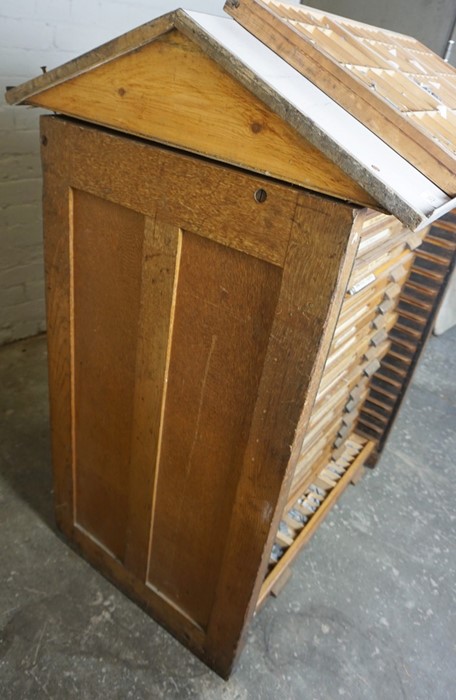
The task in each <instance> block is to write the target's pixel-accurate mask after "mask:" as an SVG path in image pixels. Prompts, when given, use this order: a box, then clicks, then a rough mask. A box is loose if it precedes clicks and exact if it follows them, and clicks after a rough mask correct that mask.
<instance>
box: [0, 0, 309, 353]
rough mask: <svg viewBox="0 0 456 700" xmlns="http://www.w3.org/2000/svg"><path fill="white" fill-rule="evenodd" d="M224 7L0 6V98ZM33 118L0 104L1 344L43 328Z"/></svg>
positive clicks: (187, 1)
mask: <svg viewBox="0 0 456 700" xmlns="http://www.w3.org/2000/svg"><path fill="white" fill-rule="evenodd" d="M294 1H295V3H296V4H297V0H294ZM223 4H224V1H223V0H0V92H1V94H2V95H3V94H4V91H5V87H6V86H7V85H17V84H19V83H21V82H24V81H25V80H28V79H29V78H33V77H35V76H36V75H38V74H39V73H40V66H43V65H45V66H47V68H48V69H50V68H54V67H55V66H58V65H60V64H61V63H64V62H65V61H68V60H70V59H71V58H74V57H75V56H77V55H79V54H81V53H83V52H85V51H89V50H90V49H92V48H94V47H95V46H97V45H99V44H101V43H103V42H105V41H108V40H109V39H112V38H114V37H115V36H118V35H119V34H122V33H124V32H126V31H128V30H129V29H132V28H133V27H136V26H138V25H139V24H142V23H143V22H147V21H148V20H150V19H152V18H153V17H156V16H159V15H161V14H164V13H165V12H169V11H170V10H173V9H175V8H176V7H184V8H188V9H193V10H198V11H201V12H209V13H211V14H220V15H223ZM39 114H40V110H36V109H28V108H25V107H10V106H8V105H6V104H5V102H4V101H1V102H0V164H1V167H0V345H1V344H2V343H6V342H9V341H12V340H16V339H19V338H25V337H27V336H30V335H35V334H36V333H39V332H41V331H43V330H45V313H44V280H43V253H42V241H41V168H40V162H39V139H38V116H39Z"/></svg>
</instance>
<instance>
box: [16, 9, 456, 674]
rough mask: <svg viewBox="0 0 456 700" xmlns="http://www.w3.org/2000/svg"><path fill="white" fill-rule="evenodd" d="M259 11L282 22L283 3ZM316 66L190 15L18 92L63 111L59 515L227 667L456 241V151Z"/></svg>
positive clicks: (191, 641)
mask: <svg viewBox="0 0 456 700" xmlns="http://www.w3.org/2000/svg"><path fill="white" fill-rule="evenodd" d="M270 5H271V3H269V6H270ZM245 6H247V10H248V11H251V12H252V13H253V15H252V16H253V17H254V18H255V21H256V22H257V24H255V23H254V25H255V26H254V27H253V29H255V31H253V33H255V32H256V33H258V34H260V35H261V27H262V25H261V22H260V20H261V12H259V14H257V15H256V14H255V12H256V11H257V10H258V8H259V10H264V9H265V8H266V9H268V5H264V6H262V5H261V3H260V4H258V3H252V2H250V3H244V4H242V5H241V7H240V10H242V9H243V7H245ZM276 7H277V8H279V9H280V8H281V6H279V5H277V6H276ZM228 9H229V11H231V12H232V13H235V12H236V11H238V10H239V3H237V4H234V3H233V4H232V6H231V7H229V8H228ZM282 9H283V8H282ZM268 11H269V9H268ZM296 11H297V10H296ZM304 11H305V8H303V9H302V12H304ZM287 12H288V13H289V12H291V10H290V9H288V10H287V9H286V8H285V9H283V13H284V14H285V20H286V19H287V17H286V14H287ZM300 12H301V10H300ZM299 16H300V17H301V18H302V16H301V15H299ZM305 17H306V18H307V20H306V21H310V19H309V17H312V18H313V21H314V23H315V26H318V22H320V24H321V22H322V21H323V20H322V19H321V18H320V16H319V15H318V13H317V14H314V15H305ZM241 19H242V18H241ZM288 19H289V18H288ZM247 20H248V17H247ZM247 20H245V23H246V24H248V21H247ZM285 20H284V17H282V18H281V17H280V16H279V15H277V17H276V21H277V23H280V22H281V21H282V24H283V27H286V26H287V25H286V23H285V24H284V23H283V22H285ZM331 21H333V20H331ZM281 26H282V25H281ZM303 26H304V25H303ZM305 26H307V24H306V25H305ZM340 26H342V25H340ZM359 26H362V25H356V27H357V28H358V30H359V31H361V30H360V29H359ZM277 27H279V24H277ZM250 29H251V30H252V27H250ZM274 36H275V35H273V36H272V39H274ZM394 36H396V35H394ZM260 38H262V39H263V41H264V42H265V44H268V43H269V44H270V45H272V48H274V41H273V40H270V41H269V42H268V41H267V40H266V39H267V37H265V36H260ZM352 50H353V51H355V47H354V46H353V47H352ZM358 52H359V47H358ZM429 55H430V54H429ZM285 58H287V57H286V56H285ZM295 69H298V70H299V66H295V67H294V68H292V67H291V66H290V65H289V63H287V62H286V61H284V60H283V58H280V57H279V56H278V55H276V53H274V52H273V51H272V50H271V48H267V46H265V45H264V44H263V43H261V42H260V41H259V40H258V39H255V38H254V37H253V36H252V34H249V33H248V32H247V31H246V30H245V29H243V28H242V27H241V26H240V25H239V24H237V23H236V22H233V21H232V20H230V19H225V20H223V19H216V18H211V17H208V16H205V15H197V14H191V13H190V14H187V13H184V12H182V11H177V12H176V13H172V14H170V15H167V16H165V17H163V18H160V19H159V20H156V21H154V22H151V23H149V24H147V25H144V26H143V27H140V28H139V29H137V30H134V31H132V32H129V33H128V34H126V35H125V36H124V37H120V38H119V39H117V40H115V41H114V42H111V43H110V44H107V45H106V46H104V47H101V48H100V49H97V50H95V51H94V52H91V53H90V54H86V55H85V56H83V57H81V58H80V59H76V60H75V61H73V62H70V63H69V64H67V65H66V66H62V67H61V68H57V69H55V70H54V71H50V72H49V73H47V74H46V75H43V76H41V77H40V78H37V79H35V80H33V81H30V82H29V83H27V84H25V85H24V86H19V87H18V88H15V89H13V90H10V91H9V92H8V93H7V99H8V100H9V101H10V102H11V103H15V104H18V103H26V104H32V105H34V106H41V107H45V108H48V109H51V110H53V111H54V112H56V113H58V114H59V115H61V116H46V117H43V118H42V122H41V142H42V158H43V168H44V230H45V248H46V280H47V313H48V339H49V371H50V392H51V408H52V435H53V462H54V482H55V495H56V517H57V521H58V523H59V526H60V527H61V529H62V530H63V532H64V533H65V534H66V535H67V537H68V538H69V539H70V540H71V541H72V542H73V543H74V544H75V545H76V546H77V547H78V548H79V549H80V551H81V553H82V554H83V555H84V556H85V557H86V558H87V559H88V560H89V561H91V562H92V563H93V564H94V565H95V566H96V567H97V568H99V569H100V570H101V571H102V572H103V573H105V574H106V575H107V576H108V577H109V578H111V579H112V580H113V581H114V582H116V583H117V584H118V585H119V586H120V587H121V588H122V589H123V590H124V591H126V592H127V593H128V594H129V595H130V596H132V597H133V598H134V599H135V600H137V601H138V602H139V603H140V604H141V605H142V606H144V607H145V609H146V610H148V611H149V612H150V614H151V615H152V616H153V617H154V618H155V619H156V620H158V621H159V622H160V623H161V624H163V625H164V626H165V627H167V629H169V630H170V631H171V632H172V633H173V634H174V635H175V636H176V637H178V638H179V639H180V640H181V641H182V642H183V643H184V644H186V645H187V646H188V647H189V648H191V649H192V650H193V651H194V652H195V653H196V654H197V655H198V656H200V657H201V658H202V659H203V660H204V661H205V662H206V663H208V664H209V665H210V666H211V667H212V668H214V669H215V670H216V671H217V672H218V673H220V674H221V675H223V676H225V677H227V676H228V675H229V673H230V672H231V669H232V667H233V664H234V662H235V660H236V658H237V657H238V654H239V652H240V650H241V648H242V642H243V638H244V635H245V629H246V625H247V623H248V620H249V618H250V617H251V615H252V614H253V612H254V611H255V609H256V608H257V607H258V606H259V605H261V604H262V603H263V602H264V601H265V599H266V598H267V596H268V595H269V593H270V592H271V590H273V589H274V587H275V586H277V585H278V583H279V582H280V579H281V578H282V577H283V576H286V573H287V571H288V568H287V567H288V565H289V564H290V562H291V561H292V560H293V558H294V557H295V556H296V553H297V552H298V551H299V550H300V548H301V547H302V546H303V545H304V544H305V542H306V541H307V540H308V539H309V536H310V535H311V534H312V532H313V531H314V530H315V528H316V527H317V526H318V524H319V523H320V522H321V520H322V519H323V518H324V516H325V515H326V513H327V512H328V509H329V508H330V507H331V505H332V504H333V503H334V502H335V501H336V500H337V498H338V497H339V496H340V494H341V493H342V492H343V490H344V488H345V487H346V486H347V485H348V484H349V483H350V482H354V481H355V480H356V479H357V478H358V476H359V474H360V471H361V470H362V468H363V465H364V464H365V463H366V462H368V463H370V464H373V463H374V462H375V460H376V459H377V457H378V455H379V453H380V451H381V448H382V446H383V443H384V440H385V437H386V434H387V432H388V430H389V429H390V427H391V423H392V419H393V418H394V415H395V413H396V411H397V408H398V406H399V404H400V401H401V399H402V396H403V393H404V389H405V388H406V386H407V383H408V381H409V379H410V376H411V373H412V371H413V367H414V365H415V363H416V360H417V357H418V355H419V352H420V349H421V347H422V344H423V341H424V340H425V337H426V335H427V334H428V332H429V329H430V327H431V323H432V318H433V314H434V312H435V309H436V307H437V304H438V301H439V298H440V295H441V292H442V289H443V286H444V283H445V279H446V277H447V275H448V272H449V269H450V266H451V263H452V260H453V258H454V250H455V247H456V220H455V218H454V216H453V215H452V214H446V217H445V218H444V220H443V222H442V223H439V224H437V225H435V226H434V227H432V228H431V229H429V227H428V224H429V222H430V221H431V220H432V219H436V218H437V217H438V216H440V215H443V214H445V212H446V211H450V210H451V209H452V207H453V206H454V202H453V201H452V197H453V196H454V172H452V171H451V169H449V168H448V162H447V161H448V158H447V159H446V160H445V158H443V156H442V157H441V158H440V160H439V157H438V155H439V154H435V153H433V155H432V158H430V159H429V157H428V158H427V161H426V162H424V161H425V160H426V159H423V164H422V172H421V171H420V170H419V169H418V168H417V164H416V163H415V162H410V159H407V157H406V156H407V153H404V154H402V155H398V154H397V152H396V150H392V149H391V147H390V146H389V145H387V144H386V143H385V142H384V141H383V140H381V139H379V138H378V137H377V136H376V135H375V134H373V133H372V132H371V131H370V130H369V129H367V128H366V127H365V126H364V125H363V124H361V123H360V121H359V120H358V119H357V118H356V115H355V116H353V115H352V114H351V113H350V110H349V108H348V107H347V106H346V105H344V108H341V107H340V106H339V105H338V104H337V101H335V100H332V99H330V98H328V97H327V95H326V94H325V93H324V92H323V91H321V90H320V89H318V88H315V86H314V85H312V84H311V83H309V81H307V80H306V78H305V77H304V76H302V75H300V73H299V72H297V71H296V70H295ZM262 71H263V73H264V76H266V77H263V76H262ZM271 75H272V76H273V77H272V78H271V77H270V76H271ZM268 76H269V77H268ZM274 76H275V77H274ZM450 78H451V76H450ZM450 78H448V81H450ZM274 81H275V82H274ZM290 86H291V87H290ZM298 88H299V89H298ZM287 90H288V91H290V90H291V92H290V94H289V95H288V97H287ZM448 90H449V88H448ZM296 95H300V97H299V98H298V97H296ZM299 99H301V102H302V103H299ZM312 100H313V102H312ZM309 105H310V106H309ZM312 105H314V107H315V109H314V112H313V113H307V112H306V109H307V108H308V109H311V108H312ZM331 111H332V112H334V115H333V121H332V123H331V124H330V126H329V127H328V124H326V125H325V123H324V122H325V119H327V115H328V114H329V115H330V116H331ZM62 115H63V116H62ZM347 129H348V130H347ZM121 132H122V133H121ZM349 132H350V133H351V132H353V135H354V137H352V136H350V138H349ZM344 138H346V139H347V140H349V141H350V144H349V145H347V146H346V145H345V144H344V142H343V141H344ZM434 141H435V139H434ZM404 143H405V146H404V148H405V150H407V149H406V146H407V138H406V137H404ZM169 146H172V148H170V147H169ZM417 148H418V146H417ZM368 149H371V151H369V152H368ZM431 151H432V149H431ZM374 158H378V159H380V160H378V161H377V162H378V163H379V165H375V163H374V164H371V162H370V161H371V160H372V159H374ZM393 169H397V171H398V172H394V173H393V172H392V171H393ZM436 174H437V175H438V177H437V175H436ZM452 188H453V190H452ZM423 202H424V203H423ZM385 212H391V213H385ZM396 217H398V218H396ZM399 219H401V221H402V223H401V221H400V220H399ZM404 224H405V225H404ZM411 228H413V229H415V232H414V233H413V232H412V231H411V230H410V229H411ZM417 231H420V232H417ZM282 580H283V579H282Z"/></svg>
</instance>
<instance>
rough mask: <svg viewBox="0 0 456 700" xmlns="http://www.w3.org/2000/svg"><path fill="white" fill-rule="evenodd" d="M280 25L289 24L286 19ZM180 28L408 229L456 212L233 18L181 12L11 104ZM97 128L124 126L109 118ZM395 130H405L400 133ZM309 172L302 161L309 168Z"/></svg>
mask: <svg viewBox="0 0 456 700" xmlns="http://www.w3.org/2000/svg"><path fill="white" fill-rule="evenodd" d="M240 2H244V0H240ZM266 10H267V12H269V9H268V8H266ZM274 21H277V20H276V19H274ZM278 21H279V23H281V22H282V20H280V18H279V20H278ZM280 26H282V25H280ZM284 26H285V25H284ZM287 26H288V25H287ZM173 29H177V30H178V31H179V32H181V33H182V34H183V35H184V36H186V37H188V38H189V39H191V40H192V41H193V42H195V44H197V45H198V46H199V47H200V48H201V49H202V50H203V52H204V53H205V54H206V55H207V56H209V57H210V58H211V59H212V60H214V61H215V62H216V63H217V64H218V65H219V66H220V67H221V68H222V69H223V70H224V71H226V73H228V74H229V75H231V76H232V77H233V78H234V79H235V80H236V81H237V82H238V83H239V84H241V85H242V86H243V87H244V88H246V89H247V90H248V91H249V92H250V93H251V94H253V95H255V97H257V98H258V99H259V100H261V101H262V103H263V104H265V105H267V107H268V108H269V109H270V110H271V111H272V112H274V113H275V114H276V115H277V116H279V117H280V118H281V119H282V120H283V121H284V122H285V123H286V124H288V125H289V126H290V127H292V129H294V130H295V131H296V132H297V133H298V134H299V135H300V136H302V137H303V138H304V139H306V141H308V142H309V143H310V144H312V145H313V146H315V147H316V148H317V149H319V150H320V151H321V152H322V153H323V154H324V155H325V156H327V157H328V158H329V159H330V160H331V161H332V162H333V163H335V164H336V165H337V166H338V167H339V168H340V169H341V170H342V171H344V172H345V173H346V174H347V175H348V176H349V177H350V178H352V180H354V181H355V182H356V183H358V184H359V185H360V186H361V187H362V188H363V189H364V190H365V191H366V192H367V193H368V194H369V195H371V197H372V198H373V200H375V201H376V202H378V203H379V205H380V207H381V208H383V209H385V210H386V211H388V212H391V213H392V214H394V215H395V216H397V218H399V219H400V220H401V221H402V222H403V223H404V224H405V225H407V226H409V227H410V228H412V229H417V228H422V227H423V226H426V225H427V224H428V223H430V222H431V221H432V220H435V219H436V218H439V217H440V216H442V215H443V214H444V213H446V211H448V210H449V209H452V208H454V207H455V206H456V201H454V200H453V198H452V196H450V195H449V194H448V192H447V190H445V189H443V188H442V187H440V186H437V185H436V184H434V182H433V181H432V180H431V178H429V177H428V176H426V175H425V174H423V172H421V169H420V168H418V166H417V163H416V162H415V160H414V158H413V157H410V158H406V157H404V156H402V155H400V154H399V153H398V152H397V149H394V148H392V147H391V146H390V145H388V144H386V143H385V141H384V140H382V139H381V138H379V136H378V135H377V133H376V131H375V130H374V129H371V128H369V127H367V126H365V125H364V124H363V123H361V121H360V120H358V119H356V118H355V117H354V116H353V115H351V114H350V113H349V111H348V110H347V109H345V108H344V107H342V106H341V105H339V104H338V103H337V101H336V100H335V99H333V98H332V97H329V96H328V95H327V94H326V93H325V92H324V90H322V89H320V88H319V87H317V86H316V85H315V84H314V83H313V82H312V81H311V80H309V79H308V78H307V77H305V76H304V75H303V74H302V72H300V71H298V70H296V69H295V68H293V67H292V65H291V64H290V62H288V61H287V60H284V59H283V58H281V57H280V56H279V55H278V54H277V52H276V51H273V50H272V49H271V48H269V47H268V46H266V45H265V44H264V43H263V42H262V41H259V40H258V39H257V38H255V37H254V36H253V35H252V33H250V32H249V31H247V30H246V29H244V28H243V27H242V26H240V25H239V24H238V23H237V22H234V21H233V20H232V19H230V18H221V17H214V16H211V15H205V14H201V13H192V12H184V11H183V10H176V11H175V12H172V13H170V14H168V15H165V16H163V17H160V18H158V19H157V20H154V21H152V22H149V23H147V24H145V25H143V26H141V27H138V28H137V29H134V30H132V31H130V32H128V33H127V34H125V35H123V36H121V37H119V38H117V39H115V40H113V41H111V42H108V43H107V44H105V45H103V46H101V47H98V48H96V49H94V50H93V51H91V52H89V53H87V54H84V55H83V56H81V57H79V58H76V59H74V60H73V61H70V62H69V63H67V64H65V65H63V66H60V67H58V68H56V69H54V70H52V71H49V72H48V73H46V74H44V75H40V76H39V77H38V78H35V79H33V80H31V81H28V82H27V83H24V84H23V85H20V86H18V87H16V88H14V89H12V90H9V91H8V92H7V94H6V99H7V101H8V102H9V103H11V104H32V105H33V104H40V101H39V99H37V98H38V97H39V96H40V95H41V96H44V94H45V93H46V94H50V92H51V90H52V89H53V88H55V87H56V86H61V85H62V84H64V83H67V82H68V83H70V82H71V81H72V80H74V79H76V78H78V76H82V75H86V74H88V73H90V72H91V71H96V70H97V69H98V68H100V67H101V66H103V67H107V66H108V65H109V66H111V65H112V69H113V74H112V75H113V76H114V75H116V66H118V65H120V64H119V62H118V61H119V60H120V59H121V57H125V56H128V55H137V54H138V52H141V51H142V50H143V48H144V47H146V46H147V45H150V44H152V43H153V42H155V41H156V40H158V38H159V37H162V36H164V35H165V34H167V33H168V32H171V31H173ZM293 31H294V29H293ZM320 71H322V69H321V68H320ZM322 72H323V71H322ZM146 87H147V85H146ZM167 89H169V86H167ZM51 109H53V110H54V111H57V112H60V113H62V114H69V115H70V116H78V115H77V114H75V113H73V112H71V111H65V108H62V106H61V105H60V104H57V105H55V106H52V107H51ZM93 121H95V122H97V120H96V119H94V120H93ZM97 123H103V124H105V125H107V126H111V128H119V127H118V126H116V125H114V124H110V123H109V122H106V121H103V120H100V121H99V122H97ZM203 124H204V120H203ZM201 128H204V126H203V125H202V127H201ZM391 128H392V131H394V132H396V131H398V129H397V127H394V126H393V127H391ZM125 130H126V131H128V128H125ZM190 150H191V149H190ZM306 167H308V166H307V164H306V163H303V168H306ZM441 167H442V169H444V166H441ZM446 172H448V173H449V170H448V169H447V170H446Z"/></svg>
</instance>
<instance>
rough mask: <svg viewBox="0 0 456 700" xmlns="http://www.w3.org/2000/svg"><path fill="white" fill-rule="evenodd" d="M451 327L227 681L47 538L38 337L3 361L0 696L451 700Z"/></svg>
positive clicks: (433, 345)
mask: <svg viewBox="0 0 456 700" xmlns="http://www.w3.org/2000/svg"><path fill="white" fill-rule="evenodd" d="M455 349H456V329H453V330H452V331H449V332H448V333H447V334H445V335H444V336H440V337H439V338H432V340H431V342H430V344H429V345H428V348H427V350H426V354H425V357H424V358H423V360H422V362H421V364H420V367H419V371H418V373H417V375H416V379H415V381H414V384H413V386H412V387H411V391H410V392H409V394H408V399H407V401H406V404H405V406H404V408H403V410H402V412H401V415H400V417H399V420H398V422H397V424H396V428H395V430H394V431H393V434H392V435H391V439H390V442H389V445H388V448H387V450H386V452H385V453H384V456H383V458H382V460H381V463H380V465H379V467H378V468H377V470H375V471H374V472H372V473H368V475H367V477H366V478H365V479H364V480H363V481H362V482H361V483H360V484H359V485H358V486H357V487H356V488H350V489H349V490H348V491H347V492H346V494H345V495H344V497H343V499H342V501H341V504H340V505H338V506H336V508H334V510H333V511H332V513H331V514H330V516H329V517H328V519H327V520H326V522H325V523H324V524H323V526H322V527H321V528H320V529H319V531H318V532H317V534H316V535H315V537H314V538H313V540H312V541H311V543H310V544H309V546H308V548H307V549H306V550H305V551H304V552H303V553H302V554H301V557H300V559H299V561H298V563H297V564H296V566H295V568H294V574H293V578H292V580H291V582H290V584H289V585H288V586H287V587H286V589H285V590H284V591H283V593H282V595H281V596H280V597H279V598H278V599H277V600H274V599H271V600H270V601H269V602H268V603H267V605H266V607H265V608H264V609H263V610H262V612H261V613H260V614H259V615H258V616H257V617H256V618H255V620H254V621H253V623H252V625H251V628H250V633H249V636H248V641H247V646H246V648H245V651H244V654H243V656H242V660H241V663H240V665H239V667H238V670H237V671H236V673H235V674H234V676H233V677H232V679H231V680H230V681H229V682H228V683H225V682H224V681H222V680H221V679H220V678H218V677H217V676H216V675H215V674H214V673H212V672H211V671H210V670H209V669H207V668H206V667H205V666H204V665H203V664H202V663H200V662H199V661H198V660H196V659H195V658H194V657H193V656H192V655H191V654H190V653H189V652H187V651H186V650H185V649H184V648H183V647H182V646H180V645H179V644H178V642H176V641H175V640H174V639H173V638H172V637H170V636H169V635H168V634H167V633H166V632H164V631H163V630H162V629H161V628H160V627H159V626H158V625H157V624H155V622H153V620H151V619H150V618H149V617H148V616H147V615H146V614H145V613H143V612H142V611H141V610H140V609H139V608H138V607H136V606H135V605H134V604H133V603H132V602H130V601H129V600H128V599H127V598H126V597H125V596H123V595H122V593H120V592H119V591H118V590H117V589H116V588H114V587H113V586H112V585H111V584H109V583H108V582H107V581H106V580H105V579H104V578H103V577H102V576H101V575H99V574H98V573H97V572H96V571H94V570H93V569H92V568H91V567H90V566H89V565H88V564H86V563H85V562H84V561H83V560H82V559H81V558H79V557H78V556H77V555H76V554H75V553H74V552H73V551H72V550H71V549H70V548H69V547H68V546H67V545H66V544H65V543H64V541H63V540H62V539H61V538H60V536H59V535H58V533H57V532H56V530H55V526H54V521H53V514H52V494H51V488H52V485H51V473H50V456H49V437H48V411H47V388H46V364H45V354H46V350H45V339H44V338H43V337H40V338H34V339H31V340H28V341H24V342H19V343H16V344H14V345H10V346H7V347H4V348H2V349H1V350H0V387H1V393H0V474H1V477H0V584H1V585H0V630H1V636H0V698H1V699H2V700H8V699H10V698H11V699H14V700H20V699H22V698H27V699H28V698H33V699H35V698H59V699H65V700H66V699H67V698H81V700H84V699H87V700H92V699H98V698H109V699H110V700H115V699H117V698H118V699H119V700H123V699H126V698H133V699H138V700H139V699H142V698H176V699H177V698H179V699H185V698H198V699H199V698H201V699H202V700H211V699H215V698H222V699H224V700H245V699H246V698H254V699H255V700H256V699H258V700H261V699H264V700H267V699H269V698H270V699H271V700H272V699H274V700H276V699H277V698H282V699H285V700H289V699H294V698H300V699H303V700H320V699H321V700H328V699H329V700H332V699H333V698H347V700H356V699H358V698H360V699H361V698H362V699H369V700H377V699H378V700H395V699H396V698H398V699H403V698H408V699H413V700H421V699H423V700H444V699H448V700H454V698H456V648H455V645H456V576H455V565H456V546H455V545H456V510H455V502H456V499H455V495H456V489H455V484H456V478H455V474H454V457H455V455H456V353H455Z"/></svg>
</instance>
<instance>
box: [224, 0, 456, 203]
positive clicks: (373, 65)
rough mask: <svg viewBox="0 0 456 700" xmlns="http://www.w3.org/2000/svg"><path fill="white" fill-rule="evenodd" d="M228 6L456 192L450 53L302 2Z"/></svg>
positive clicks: (237, 0) (455, 94)
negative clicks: (438, 52) (439, 52)
mask: <svg viewBox="0 0 456 700" xmlns="http://www.w3.org/2000/svg"><path fill="white" fill-rule="evenodd" d="M225 10H226V11H227V12H228V14H230V15H231V16H232V17H233V18H234V19H236V20H237V21H238V22H239V23H240V24H241V25H242V26H244V27H245V28H246V29H248V30H249V31H250V32H251V33H252V34H254V35H255V36H256V37H257V38H258V39H260V40H261V41H262V42H263V43H264V44H266V45H267V46H268V47H269V48H271V49H272V50H273V51H275V52H276V53H277V54H278V55H280V56H281V57H282V58H283V59H285V60H286V61H287V62H288V63H289V64H290V65H292V66H293V67H294V68H295V69H297V70H298V71H299V72H301V73H302V74H303V75H304V76H305V77H307V78H308V79H309V80H311V81H312V82H313V83H314V84H315V85H317V86H318V87H319V88H320V89H321V90H323V91H324V92H326V94H327V95H329V96H330V97H332V98H333V99H334V100H335V101H336V102H338V103H339V104H340V105H341V106H342V107H344V108H345V109H346V110H347V111H349V112H350V113H351V114H352V115H353V116H355V117H356V118H357V119H359V120H360V121H361V122H362V123H363V124H364V125H365V126H367V127H368V128H369V129H371V130H372V131H373V132H375V133H376V134H377V135H379V136H380V138H382V139H383V140H384V141H385V142H386V143H388V144H389V145H390V146H391V147H392V148H394V149H395V150H396V151H397V152H398V153H399V154H400V155H402V156H403V157H404V158H406V159H407V160H408V161H409V162H410V163H412V164H413V165H414V166H415V167H417V168H418V170H420V171H421V172H422V173H423V174H424V175H426V177H428V178H429V179H430V180H432V182H434V183H435V184H437V185H438V186H439V187H441V188H442V189H443V190H444V191H445V192H446V193H447V194H449V195H450V196H454V195H455V193H456V138H455V136H454V120H455V118H456V70H455V69H454V68H452V67H451V66H450V65H448V64H447V63H445V61H443V59H441V58H440V57H439V56H437V55H436V54H434V53H433V52H432V51H430V50H429V49H427V48H426V47H425V46H423V44H421V43H420V42H418V41H417V40H416V39H413V38H412V37H407V36H404V35H401V34H397V33H395V32H391V31H387V30H384V29H379V28H376V27H370V26H369V25H366V24H362V23H360V22H355V21H353V20H348V19H344V18H342V17H337V16H335V15H330V14H328V13H324V12H320V11H318V10H314V9H313V8H310V7H306V6H302V5H301V6H295V5H287V4H284V3H281V2H277V1H276V0H227V2H226V5H225ZM423 115H424V116H423Z"/></svg>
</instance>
